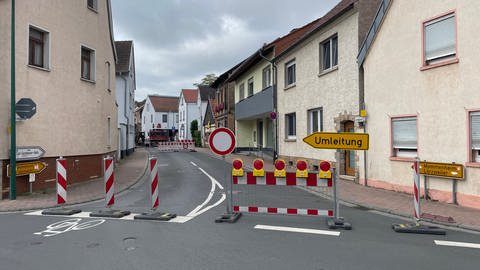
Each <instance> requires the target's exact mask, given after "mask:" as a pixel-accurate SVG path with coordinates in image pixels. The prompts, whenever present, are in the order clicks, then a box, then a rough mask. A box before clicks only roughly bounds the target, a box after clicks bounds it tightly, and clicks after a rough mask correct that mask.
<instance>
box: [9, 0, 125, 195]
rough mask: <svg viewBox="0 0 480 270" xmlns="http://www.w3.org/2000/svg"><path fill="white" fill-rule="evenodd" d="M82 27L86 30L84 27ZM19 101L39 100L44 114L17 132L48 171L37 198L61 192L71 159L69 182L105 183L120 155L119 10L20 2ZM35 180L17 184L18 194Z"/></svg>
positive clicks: (103, 5) (101, 3) (40, 177)
mask: <svg viewBox="0 0 480 270" xmlns="http://www.w3.org/2000/svg"><path fill="white" fill-rule="evenodd" d="M11 4H12V3H11V0H4V1H0V36H1V38H0V48H2V49H1V50H0V59H1V60H0V104H2V105H0V130H1V132H0V168H1V170H0V172H1V173H0V178H1V180H2V194H3V196H4V197H5V196H7V195H8V191H9V178H7V176H6V173H5V172H6V165H7V164H8V163H9V155H10V153H9V149H10V145H9V141H10V134H9V133H7V132H5V131H6V130H9V125H10V83H11V82H10V68H11V67H10V52H11V49H12V48H11V47H10V46H11V45H10V40H11V20H10V18H11ZM79 22H80V23H79ZM15 29H16V32H15V40H16V44H15V46H16V47H15V50H16V58H15V62H16V68H15V72H16V82H15V83H16V99H17V100H19V99H20V98H24V97H26V98H31V99H32V100H33V101H34V102H35V103H36V108H37V112H36V114H35V115H34V116H33V117H32V118H31V119H28V120H25V121H18V122H17V125H16V138H17V147H29V146H40V147H42V148H43V149H44V150H45V155H44V156H43V157H42V158H41V159H40V161H42V162H45V163H46V164H48V166H47V168H46V169H45V170H44V171H43V172H41V173H40V174H37V175H36V179H35V182H33V184H32V188H33V191H38V190H42V189H44V188H49V187H55V159H56V158H58V157H60V156H62V157H66V159H67V171H68V182H69V184H70V183H75V182H79V181H88V180H91V179H94V178H99V177H101V176H102V175H103V171H102V159H103V158H104V157H105V156H108V155H110V156H115V155H117V144H118V131H117V128H116V127H117V107H116V105H115V90H116V88H115V62H116V53H115V45H114V38H113V29H112V13H111V3H110V1H109V0H97V1H54V2H52V1H50V0H36V1H16V6H15ZM28 183H29V181H28V176H18V177H17V183H16V187H17V193H23V192H27V191H28V190H29V187H28V185H29V184H28Z"/></svg>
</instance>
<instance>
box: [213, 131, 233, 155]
mask: <svg viewBox="0 0 480 270" xmlns="http://www.w3.org/2000/svg"><path fill="white" fill-rule="evenodd" d="M235 144H236V139H235V134H233V132H232V131H231V130H230V129H228V128H217V129H215V130H214V131H213V132H212V134H210V137H209V138H208V145H209V146H210V149H212V151H213V152H214V153H215V154H217V155H221V156H225V155H228V154H230V153H231V152H232V151H233V149H235Z"/></svg>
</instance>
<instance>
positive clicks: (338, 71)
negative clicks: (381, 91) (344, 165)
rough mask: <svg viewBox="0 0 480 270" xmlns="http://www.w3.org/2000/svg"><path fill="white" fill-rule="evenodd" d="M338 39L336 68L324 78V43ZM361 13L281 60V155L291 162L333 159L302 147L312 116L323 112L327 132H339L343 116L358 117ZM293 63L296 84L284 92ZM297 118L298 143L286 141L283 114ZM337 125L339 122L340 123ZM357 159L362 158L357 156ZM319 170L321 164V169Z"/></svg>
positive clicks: (328, 152) (347, 17)
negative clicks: (314, 111)
mask: <svg viewBox="0 0 480 270" xmlns="http://www.w3.org/2000/svg"><path fill="white" fill-rule="evenodd" d="M334 34H337V35H338V51H339V52H338V66H337V68H334V69H333V70H332V71H331V72H327V73H322V74H320V55H319V52H320V43H322V42H323V41H325V40H327V39H328V38H330V37H331V36H333V35H334ZM357 53H358V12H357V11H356V10H355V9H354V10H351V11H349V12H347V13H346V14H344V15H343V16H341V17H340V18H338V19H337V20H336V21H335V22H333V23H331V24H330V25H328V26H326V27H325V28H323V29H321V30H320V31H319V32H318V33H316V34H315V35H313V36H312V37H310V38H309V39H308V40H306V41H304V42H303V43H302V44H301V45H299V46H298V47H297V48H296V49H294V50H292V51H291V52H289V53H288V54H286V55H285V56H283V57H282V58H281V59H279V61H277V63H276V65H277V68H278V73H277V74H278V88H277V89H278V90H277V95H278V98H277V102H278V114H279V115H278V125H279V133H278V138H279V155H280V156H281V157H283V158H285V159H287V160H289V159H296V158H309V159H311V160H330V161H333V160H334V158H335V157H334V154H335V151H334V150H318V149H315V148H313V147H311V146H309V145H308V144H306V143H304V142H303V140H302V139H303V138H304V137H306V136H307V135H308V117H307V115H308V113H307V111H308V110H310V109H314V108H319V107H321V108H323V131H328V132H335V131H336V130H337V128H338V126H336V122H335V119H336V118H339V117H340V115H343V114H347V115H349V116H354V115H358V110H359V106H358V95H359V91H358V88H359V87H358V76H359V75H358V65H357V63H356V56H357ZM292 59H295V63H296V84H295V86H294V87H290V88H287V89H286V88H285V64H286V63H288V62H289V61H291V60H292ZM293 112H295V113H296V139H295V140H287V139H286V132H285V114H288V113H293ZM337 121H339V120H337ZM357 154H358V153H357ZM317 165H318V164H317Z"/></svg>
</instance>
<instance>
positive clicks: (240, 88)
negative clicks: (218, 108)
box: [238, 82, 245, 101]
mask: <svg viewBox="0 0 480 270" xmlns="http://www.w3.org/2000/svg"><path fill="white" fill-rule="evenodd" d="M243 99H245V82H242V83H241V84H240V85H239V86H238V101H242V100H243Z"/></svg>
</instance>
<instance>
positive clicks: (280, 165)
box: [273, 159, 287, 177]
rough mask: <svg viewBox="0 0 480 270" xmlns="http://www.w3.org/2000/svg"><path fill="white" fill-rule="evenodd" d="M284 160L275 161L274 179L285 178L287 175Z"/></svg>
mask: <svg viewBox="0 0 480 270" xmlns="http://www.w3.org/2000/svg"><path fill="white" fill-rule="evenodd" d="M285 167H286V165H285V160H283V159H277V160H275V171H274V172H273V175H274V176H275V177H285V176H286V175H287V172H285Z"/></svg>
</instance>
